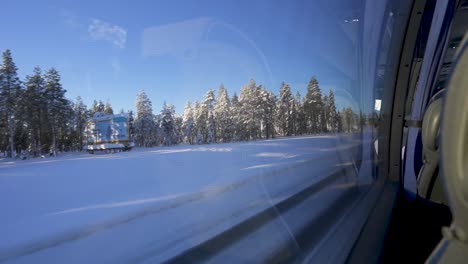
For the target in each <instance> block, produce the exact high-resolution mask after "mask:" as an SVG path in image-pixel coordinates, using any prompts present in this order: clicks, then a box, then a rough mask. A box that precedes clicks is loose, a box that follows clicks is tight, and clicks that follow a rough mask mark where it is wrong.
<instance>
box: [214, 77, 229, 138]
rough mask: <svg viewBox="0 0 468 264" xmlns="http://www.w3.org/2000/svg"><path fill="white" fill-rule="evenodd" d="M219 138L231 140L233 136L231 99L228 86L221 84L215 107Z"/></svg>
mask: <svg viewBox="0 0 468 264" xmlns="http://www.w3.org/2000/svg"><path fill="white" fill-rule="evenodd" d="M214 114H215V123H216V132H217V140H218V141H221V142H227V141H230V140H231V138H232V121H231V101H230V100H229V96H228V93H227V90H226V88H224V86H223V85H222V84H221V86H220V87H219V90H218V98H217V100H216V106H215V108H214Z"/></svg>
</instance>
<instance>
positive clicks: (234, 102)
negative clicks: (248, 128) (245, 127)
mask: <svg viewBox="0 0 468 264" xmlns="http://www.w3.org/2000/svg"><path fill="white" fill-rule="evenodd" d="M240 110H241V104H240V102H239V97H238V96H237V94H236V93H234V94H233V96H232V98H231V118H230V119H231V133H232V135H231V140H233V141H238V140H240V134H241V132H240V131H241V126H240Z"/></svg>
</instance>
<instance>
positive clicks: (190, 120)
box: [182, 102, 195, 144]
mask: <svg viewBox="0 0 468 264" xmlns="http://www.w3.org/2000/svg"><path fill="white" fill-rule="evenodd" d="M182 130H183V136H184V138H185V140H186V141H187V142H188V143H189V144H193V143H194V139H195V121H194V117H193V109H192V104H191V103H190V102H187V103H186V104H185V108H184V116H183V119H182Z"/></svg>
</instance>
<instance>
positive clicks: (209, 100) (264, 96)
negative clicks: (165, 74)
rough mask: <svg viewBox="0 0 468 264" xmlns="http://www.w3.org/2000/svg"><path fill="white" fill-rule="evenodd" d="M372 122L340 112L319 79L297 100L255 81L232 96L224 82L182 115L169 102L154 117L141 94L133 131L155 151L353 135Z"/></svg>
mask: <svg viewBox="0 0 468 264" xmlns="http://www.w3.org/2000/svg"><path fill="white" fill-rule="evenodd" d="M366 119H367V118H366V116H365V115H364V114H360V115H358V114H356V113H355V112H354V111H353V109H352V108H351V107H346V108H343V109H342V110H341V111H339V110H337V106H336V103H335V94H334V92H333V90H330V91H329V93H328V94H326V95H323V94H322V91H321V88H320V86H319V82H318V80H317V79H316V78H315V77H313V78H312V79H311V80H310V82H309V84H308V86H307V92H306V94H305V96H304V97H302V96H301V94H300V93H299V92H297V93H296V94H295V95H294V96H293V94H292V91H291V87H290V86H289V84H287V83H285V82H283V83H282V84H281V87H280V90H279V94H278V96H277V95H275V93H273V92H272V91H269V90H267V89H266V88H265V87H264V86H263V85H257V84H256V82H255V80H250V82H249V83H248V84H247V85H245V86H243V87H242V88H241V90H240V94H239V96H238V95H237V94H236V93H234V94H233V95H232V97H230V96H229V94H228V90H227V89H226V88H225V87H224V85H223V84H221V85H220V87H219V89H218V91H217V93H216V94H215V91H213V90H212V89H210V90H208V91H207V92H206V94H205V96H204V97H203V99H202V100H201V101H198V100H197V101H195V102H194V103H192V102H187V103H186V104H185V107H184V112H183V114H182V115H177V114H176V112H175V107H174V105H172V104H166V103H164V105H163V108H162V110H161V112H160V113H157V114H154V113H153V106H152V102H151V100H150V99H149V97H148V95H147V94H146V93H145V92H144V91H141V92H140V93H139V94H138V95H137V99H136V118H135V120H133V116H132V121H133V123H132V127H133V135H134V139H135V143H136V145H138V146H143V147H152V146H158V145H165V146H169V145H175V144H180V143H189V144H210V143H220V142H234V141H245V140H256V139H269V138H274V137H277V136H297V135H305V134H320V133H339V132H352V131H356V130H358V129H359V128H360V125H362V124H364V123H366Z"/></svg>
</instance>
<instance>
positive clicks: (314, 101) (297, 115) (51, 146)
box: [0, 50, 366, 157]
mask: <svg viewBox="0 0 468 264" xmlns="http://www.w3.org/2000/svg"><path fill="white" fill-rule="evenodd" d="M17 71H18V69H17V67H16V65H15V63H14V61H13V58H12V54H11V51H10V50H6V51H4V52H3V53H2V64H1V65H0V151H1V152H3V153H6V155H7V156H9V157H15V156H17V155H19V154H20V153H27V154H28V155H31V156H40V155H43V154H50V155H56V153H57V151H61V152H63V151H80V150H82V149H83V147H84V145H85V144H86V124H87V120H88V119H89V118H90V117H92V116H93V115H94V113H96V112H104V113H108V114H113V113H114V110H113V109H112V106H111V104H110V102H109V100H107V101H106V103H104V102H103V101H102V100H98V101H96V100H94V102H93V104H92V106H91V107H89V108H88V107H87V106H86V105H85V104H84V102H83V100H82V98H81V97H77V98H76V99H75V100H70V99H68V98H67V97H66V90H65V89H64V88H63V86H62V84H61V76H60V73H59V72H58V71H57V70H56V69H55V68H50V69H48V70H46V71H43V70H42V69H41V68H40V67H35V68H34V69H33V71H32V73H31V74H29V75H27V76H26V77H25V79H24V80H20V78H19V77H18V73H17ZM135 106H136V112H135V113H133V111H129V112H128V114H129V117H130V125H131V127H130V130H131V135H132V137H133V139H134V141H135V143H136V145H137V146H144V147H152V146H158V145H165V146H168V145H174V144H179V143H189V144H209V143H215V142H233V141H240V140H255V139H268V138H274V137H277V136H294V135H304V134H318V133H336V132H352V131H355V130H357V129H359V127H360V124H362V123H363V122H366V121H365V119H366V118H365V115H363V114H360V115H358V114H356V113H355V112H354V111H353V109H352V108H350V107H348V108H343V109H342V110H341V111H339V110H337V107H336V104H335V95H334V92H333V91H332V90H330V91H329V93H328V94H326V95H323V94H322V91H321V89H320V86H319V82H318V81H317V79H316V78H312V79H311V80H310V82H309V84H308V86H307V93H306V94H305V96H304V97H302V96H301V95H300V94H299V93H296V94H295V95H293V94H292V91H291V87H290V86H289V85H288V84H287V83H284V82H283V83H282V84H281V87H280V90H279V94H278V95H276V94H275V93H273V92H272V91H269V90H267V89H266V88H265V87H264V86H262V85H257V84H256V83H255V81H254V80H250V82H249V83H248V84H247V85H245V86H244V87H242V88H241V90H240V94H239V96H238V95H237V94H236V93H234V94H233V95H232V96H229V94H228V91H227V89H226V88H225V87H224V86H223V85H222V84H221V85H220V87H219V89H218V91H217V93H216V94H215V92H214V91H213V90H209V91H208V92H206V94H205V96H204V97H203V100H201V101H195V102H194V103H193V104H192V103H191V102H187V103H186V105H185V108H184V111H183V114H181V115H178V114H176V111H175V107H174V106H173V105H172V104H166V103H164V105H163V108H162V110H161V111H160V112H159V113H153V106H152V103H151V100H150V99H149V97H148V96H147V94H146V93H145V92H144V91H142V92H140V93H138V95H137V98H136V105H135ZM120 112H121V113H123V112H124V110H121V111H120Z"/></svg>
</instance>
